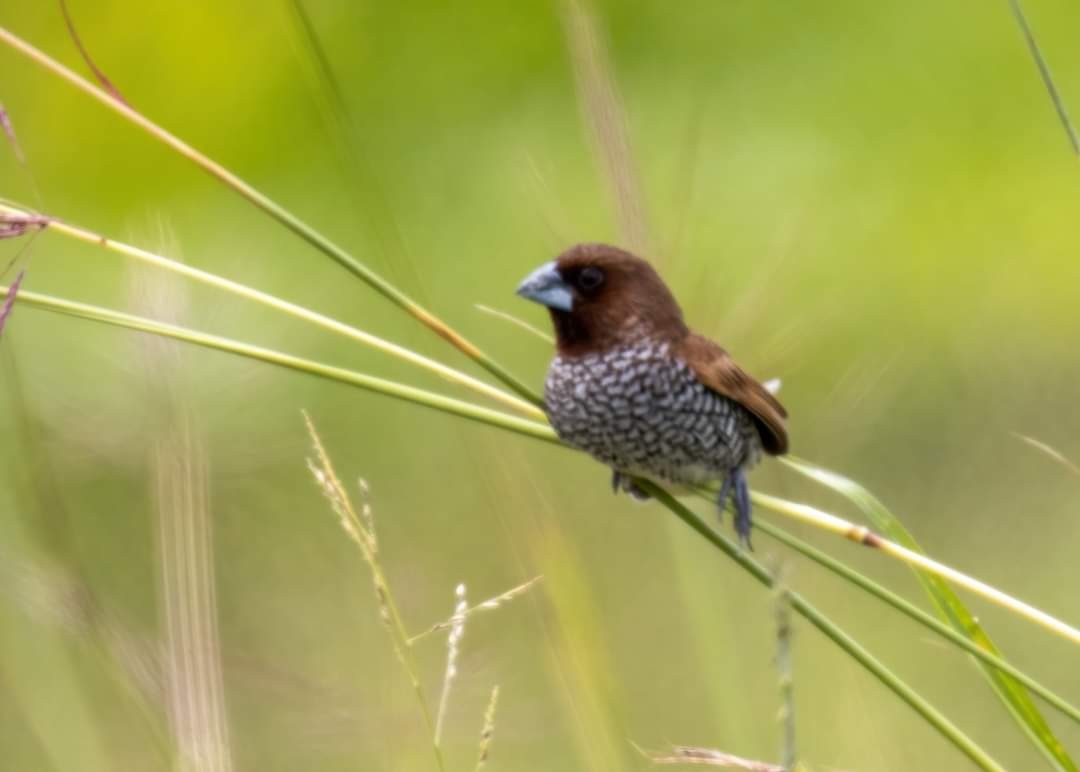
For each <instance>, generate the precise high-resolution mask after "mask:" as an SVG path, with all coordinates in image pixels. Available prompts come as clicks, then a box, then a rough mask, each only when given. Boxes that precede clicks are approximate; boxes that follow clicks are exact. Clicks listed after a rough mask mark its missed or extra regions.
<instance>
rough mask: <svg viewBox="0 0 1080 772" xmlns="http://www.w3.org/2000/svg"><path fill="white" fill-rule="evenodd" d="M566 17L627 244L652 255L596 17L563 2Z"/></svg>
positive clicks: (596, 149) (583, 101) (579, 82)
mask: <svg viewBox="0 0 1080 772" xmlns="http://www.w3.org/2000/svg"><path fill="white" fill-rule="evenodd" d="M562 17H563V27H564V29H565V34H566V42H567V47H568V48H569V50H570V60H571V62H572V64H573V68H574V82H575V84H576V86H577V93H578V102H579V103H580V105H581V111H582V114H583V116H584V118H585V120H586V123H587V125H588V128H589V138H590V140H591V142H592V148H593V155H594V156H596V157H597V158H600V159H602V160H603V164H604V165H603V171H604V175H605V178H606V179H607V180H608V182H609V184H610V185H611V193H612V198H613V199H614V201H615V209H616V212H617V214H618V221H619V226H620V231H621V232H622V238H623V240H624V241H625V242H626V245H627V246H628V247H629V248H630V249H631V250H633V251H635V252H638V253H644V254H647V253H648V252H649V242H648V227H647V225H646V220H645V206H644V204H643V203H642V202H643V200H644V199H643V196H642V195H641V185H640V183H639V182H638V178H637V174H636V172H635V167H634V162H633V156H632V154H631V152H630V132H629V130H628V129H627V126H626V115H625V113H624V111H623V106H622V101H621V100H620V98H619V94H618V88H617V86H616V83H615V77H614V75H613V74H612V66H611V61H610V57H609V56H608V52H607V47H606V44H605V41H604V39H603V36H602V35H601V33H600V31H599V25H598V24H597V21H596V15H595V14H594V12H593V9H592V7H591V4H590V3H589V1H588V0H563V3H562Z"/></svg>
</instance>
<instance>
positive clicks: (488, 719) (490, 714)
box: [476, 686, 499, 772]
mask: <svg viewBox="0 0 1080 772" xmlns="http://www.w3.org/2000/svg"><path fill="white" fill-rule="evenodd" d="M498 702H499V687H498V686H495V687H493V688H492V690H491V697H490V698H489V699H488V706H487V710H485V711H484V726H483V728H482V729H481V730H480V744H479V746H477V751H476V772H480V770H482V769H483V768H484V766H486V765H487V760H488V756H489V755H490V754H491V738H492V737H493V736H494V734H495V707H496V705H497V704H498Z"/></svg>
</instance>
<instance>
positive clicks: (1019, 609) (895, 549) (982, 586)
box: [751, 491, 1080, 643]
mask: <svg viewBox="0 0 1080 772" xmlns="http://www.w3.org/2000/svg"><path fill="white" fill-rule="evenodd" d="M751 499H752V500H753V502H754V503H755V504H758V505H760V506H762V507H765V508H766V509H770V510H772V511H773V512H777V513H779V514H782V515H786V516H788V517H791V518H794V519H795V520H801V521H803V522H806V523H812V524H813V525H814V526H816V527H818V528H823V529H825V530H828V531H832V532H833V533H837V534H840V535H842V536H844V537H846V538H848V539H850V540H851V541H854V542H856V543H858V544H862V545H864V546H867V547H872V548H874V549H876V550H878V551H880V552H883V553H885V554H887V555H889V556H891V557H894V558H898V559H900V560H902V561H903V562H905V563H907V564H908V565H910V566H913V567H915V568H918V569H920V570H922V571H927V572H929V573H931V574H934V575H935V576H940V577H941V578H942V579H947V580H948V581H950V582H953V583H954V584H958V585H960V586H961V587H964V588H966V589H968V590H970V591H972V592H974V593H976V594H978V595H981V596H982V597H984V598H986V599H987V600H990V601H993V602H994V603H996V604H997V605H999V606H1003V607H1005V608H1007V609H1009V610H1010V611H1013V612H1015V613H1016V614H1019V615H1020V616H1023V617H1025V618H1026V619H1029V620H1031V621H1032V622H1034V623H1035V624H1037V625H1039V626H1041V627H1043V628H1045V629H1047V630H1050V631H1051V632H1054V633H1057V634H1058V635H1060V636H1062V637H1063V638H1067V639H1069V640H1070V641H1072V642H1073V643H1080V630H1077V629H1076V628H1075V627H1072V626H1071V625H1068V624H1066V623H1065V622H1062V621H1061V620H1060V619H1057V618H1056V617H1053V616H1051V615H1050V614H1047V613H1046V612H1045V611H1042V610H1040V609H1037V608H1035V607H1034V606H1032V605H1031V604H1029V603H1025V602H1024V601H1022V600H1019V599H1018V598H1014V597H1012V596H1011V595H1008V594H1007V593H1004V592H1002V591H1001V590H999V589H997V588H996V587H992V586H990V585H989V584H987V583H986V582H982V581H979V580H978V579H975V578H974V577H971V576H968V575H967V574H965V573H963V572H961V571H957V570H956V569H955V568H952V567H951V566H947V565H945V564H944V563H939V562H938V561H936V560H934V559H933V558H929V557H927V556H926V555H924V554H922V553H921V552H916V551H915V550H912V549H909V548H907V547H904V546H902V545H900V544H897V543H896V542H893V541H889V540H888V539H885V538H883V537H881V536H879V535H877V534H876V533H874V532H873V531H871V530H870V529H869V528H867V527H866V526H863V525H856V524H854V523H851V522H848V521H847V520H844V519H843V518H840V517H837V516H836V515H831V514H829V513H828V512H822V511H821V510H820V509H816V508H814V507H811V506H809V505H807V504H800V503H798V502H795V501H787V500H786V499H781V498H778V497H776V496H770V495H769V494H767V493H760V492H758V491H754V492H753V493H751Z"/></svg>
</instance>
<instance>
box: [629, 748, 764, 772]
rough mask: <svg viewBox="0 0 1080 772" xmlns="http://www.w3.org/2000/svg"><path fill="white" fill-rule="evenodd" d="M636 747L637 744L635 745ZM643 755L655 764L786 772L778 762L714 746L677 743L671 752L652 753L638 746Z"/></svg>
mask: <svg viewBox="0 0 1080 772" xmlns="http://www.w3.org/2000/svg"><path fill="white" fill-rule="evenodd" d="M635 747H636V746H635ZM638 750H639V751H641V753H642V755H644V756H645V758H647V759H648V760H649V761H651V762H652V763H653V764H683V765H698V766H703V767H721V768H723V769H743V770H748V772H785V770H784V768H783V767H782V766H780V765H778V764H770V763H769V762H767V761H756V760H754V759H744V758H742V757H741V756H735V755H733V754H731V753H724V752H723V751H717V750H713V749H712V748H695V747H693V746H689V745H676V746H674V747H672V749H671V752H670V753H652V752H649V751H644V750H641V749H640V748H638Z"/></svg>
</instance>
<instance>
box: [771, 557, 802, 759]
mask: <svg viewBox="0 0 1080 772" xmlns="http://www.w3.org/2000/svg"><path fill="white" fill-rule="evenodd" d="M783 574H784V571H783V567H781V568H780V569H779V570H777V571H776V574H775V584H774V585H773V595H774V596H775V612H776V673H777V681H778V685H779V689H780V725H781V726H782V727H783V735H784V741H783V745H782V756H781V758H782V759H783V762H784V763H783V767H784V770H785V771H786V772H793V770H794V769H795V764H796V760H797V759H798V753H797V751H796V746H795V690H794V683H795V681H794V676H793V672H792V657H791V635H792V628H791V593H790V592H789V591H788V588H787V585H786V584H785V583H784V575H783Z"/></svg>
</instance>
